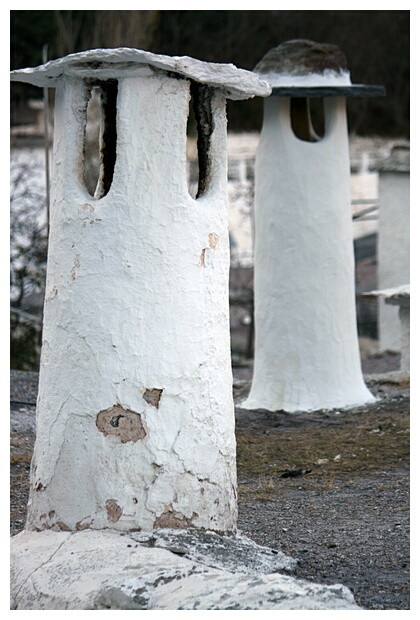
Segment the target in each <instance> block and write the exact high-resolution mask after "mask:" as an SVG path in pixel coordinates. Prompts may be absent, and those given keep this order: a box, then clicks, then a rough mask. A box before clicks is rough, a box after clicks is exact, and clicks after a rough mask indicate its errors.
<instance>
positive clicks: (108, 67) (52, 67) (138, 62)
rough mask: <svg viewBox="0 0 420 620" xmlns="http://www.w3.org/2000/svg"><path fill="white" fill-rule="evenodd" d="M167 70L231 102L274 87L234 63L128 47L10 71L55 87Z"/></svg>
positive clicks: (263, 94)
mask: <svg viewBox="0 0 420 620" xmlns="http://www.w3.org/2000/svg"><path fill="white" fill-rule="evenodd" d="M159 71H164V72H167V73H170V74H174V73H175V74H177V75H178V76H180V77H184V78H186V79H191V80H194V81H195V82H201V83H204V84H207V85H209V86H212V87H214V88H217V89H219V90H221V91H223V93H224V95H225V96H226V98H228V99H249V98H251V97H255V96H258V97H267V96H269V95H270V94H271V87H270V86H269V84H268V83H267V82H264V81H262V80H261V79H260V78H259V77H258V76H257V75H256V74H255V73H253V72H251V71H246V70H244V69H238V68H237V67H236V66H235V65H233V64H222V63H212V62H204V61H202V60H197V59H195V58H190V57H189V56H163V55H160V54H153V53H152V52H147V51H144V50H138V49H134V48H128V47H119V48H113V49H94V50H88V51H85V52H78V53H76V54H69V55H68V56H64V57H63V58H59V59H58V60H51V61H50V62H47V63H46V64H44V65H40V66H38V67H30V68H27V69H17V70H15V71H11V74H10V78H11V80H12V81H16V82H28V83H29V84H34V85H35V86H42V87H44V86H47V87H51V88H53V87H55V85H56V83H57V80H59V79H60V78H61V77H62V76H65V75H67V76H78V77H81V78H90V79H98V80H106V79H113V78H114V79H118V78H120V77H126V76H133V75H153V74H154V73H156V72H159Z"/></svg>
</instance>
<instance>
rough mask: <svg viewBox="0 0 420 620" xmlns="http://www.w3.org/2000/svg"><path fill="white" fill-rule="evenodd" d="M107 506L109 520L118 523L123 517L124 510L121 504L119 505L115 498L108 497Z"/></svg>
mask: <svg viewBox="0 0 420 620" xmlns="http://www.w3.org/2000/svg"><path fill="white" fill-rule="evenodd" d="M105 508H106V513H107V516H108V521H111V523H116V522H117V521H118V520H119V519H120V518H121V515H122V510H121V508H120V506H118V504H117V502H116V501H115V499H107V500H106V502H105Z"/></svg>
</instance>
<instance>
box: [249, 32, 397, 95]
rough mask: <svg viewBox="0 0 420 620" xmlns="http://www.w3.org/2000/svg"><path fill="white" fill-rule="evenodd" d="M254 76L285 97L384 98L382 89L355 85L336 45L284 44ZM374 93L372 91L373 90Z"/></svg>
mask: <svg viewBox="0 0 420 620" xmlns="http://www.w3.org/2000/svg"><path fill="white" fill-rule="evenodd" d="M254 72H255V73H256V74H257V75H259V76H260V77H261V78H262V79H264V80H266V81H267V82H269V84H271V86H272V87H273V91H272V94H273V95H283V96H293V95H295V96H324V97H332V96H347V95H350V96H351V95H353V96H365V95H384V94H385V90H384V89H383V87H381V86H364V85H361V84H357V85H353V84H352V83H351V79H350V72H349V70H348V68H347V59H346V57H345V55H344V54H343V52H342V51H341V50H340V48H339V47H338V46H337V45H333V44H331V43H316V42H315V41H309V40H307V39H293V40H291V41H285V42H284V43H281V44H280V45H278V46H277V47H274V48H273V49H271V50H270V51H269V52H268V53H267V54H266V55H265V56H264V57H263V58H262V59H261V60H260V62H259V63H258V64H257V65H256V67H255V69H254ZM372 89H373V90H372Z"/></svg>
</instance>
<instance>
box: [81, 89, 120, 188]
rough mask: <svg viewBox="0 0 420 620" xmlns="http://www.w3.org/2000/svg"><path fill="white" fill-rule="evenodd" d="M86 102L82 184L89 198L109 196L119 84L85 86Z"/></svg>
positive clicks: (113, 166)
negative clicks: (87, 97) (87, 96)
mask: <svg viewBox="0 0 420 620" xmlns="http://www.w3.org/2000/svg"><path fill="white" fill-rule="evenodd" d="M87 89H88V92H89V100H88V103H87V109H86V125H85V136H84V145H83V146H84V148H83V181H84V184H85V187H86V189H87V190H88V192H89V193H90V194H91V196H93V197H95V198H97V199H100V198H102V197H103V196H106V194H107V193H108V192H109V190H110V187H111V184H112V179H113V176H114V168H115V162H116V159H117V96H118V81H117V80H106V81H95V82H89V83H88V84H87Z"/></svg>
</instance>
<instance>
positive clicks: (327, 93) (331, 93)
mask: <svg viewBox="0 0 420 620" xmlns="http://www.w3.org/2000/svg"><path fill="white" fill-rule="evenodd" d="M261 77H263V76H261ZM271 96H272V97H385V96H386V89H385V87H384V86H379V85H372V86H369V85H364V84H354V85H353V86H274V87H273V90H272V91H271Z"/></svg>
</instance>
